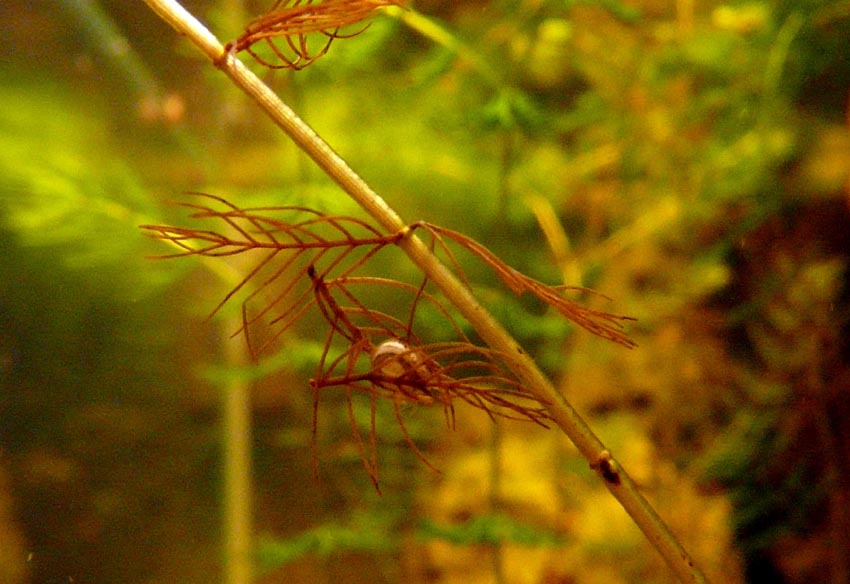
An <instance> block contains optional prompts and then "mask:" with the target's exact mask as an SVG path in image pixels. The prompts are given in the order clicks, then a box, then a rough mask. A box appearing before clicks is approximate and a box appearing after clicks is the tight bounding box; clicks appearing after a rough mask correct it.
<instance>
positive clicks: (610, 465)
mask: <svg viewBox="0 0 850 584" xmlns="http://www.w3.org/2000/svg"><path fill="white" fill-rule="evenodd" d="M145 1H146V2H147V4H148V5H149V6H150V7H151V9H152V10H153V11H154V12H156V13H157V14H158V15H159V16H160V17H161V18H162V19H163V20H165V21H166V22H167V23H169V24H170V25H171V26H172V27H174V29H175V30H177V32H179V33H180V34H182V35H185V36H187V37H188V38H189V39H190V40H191V42H192V43H193V44H194V45H195V46H196V47H197V48H198V49H199V50H200V51H201V52H203V53H204V54H205V55H206V56H207V57H208V58H209V59H210V60H211V61H212V62H213V63H214V64H215V66H216V67H218V68H219V69H221V70H222V71H223V72H224V73H225V74H226V75H227V76H228V77H230V79H231V80H232V81H233V83H235V84H236V85H237V86H238V87H239V88H240V89H241V90H242V91H244V92H245V93H246V94H248V95H249V96H250V97H251V98H252V99H253V100H254V101H255V102H256V103H257V105H259V106H260V107H261V108H262V109H263V110H264V111H265V112H266V113H267V114H268V115H269V116H270V117H271V118H272V120H273V121H274V122H275V124H277V126H278V127H280V128H281V129H282V130H283V131H284V132H286V134H287V135H288V136H289V137H290V139H292V140H293V141H294V142H295V143H296V144H297V145H298V146H299V147H300V148H301V149H302V150H304V152H306V153H307V154H308V155H309V156H310V158H312V159H313V161H314V162H315V163H316V164H317V165H318V166H319V167H320V168H321V169H322V170H323V171H324V172H325V173H326V174H327V175H328V176H329V177H330V178H332V179H333V180H334V181H335V182H336V183H337V184H338V185H339V186H340V187H341V188H342V189H343V190H344V191H345V192H346V193H348V195H349V196H350V197H352V198H353V199H354V200H355V201H356V202H357V203H358V204H359V205H360V206H361V207H362V208H363V209H364V210H365V211H366V212H367V213H368V214H369V215H370V216H371V217H372V218H373V219H374V220H375V221H376V222H377V223H378V224H379V225H380V226H381V227H383V229H385V230H386V231H387V232H388V233H397V232H400V231H404V230H406V229H407V225H406V224H405V223H404V222H403V221H402V219H401V217H400V216H399V215H398V214H397V213H396V212H395V211H394V210H393V209H392V208H391V207H390V206H389V205H387V203H386V202H385V201H384V200H383V199H382V198H381V197H380V196H378V194H377V193H375V191H373V190H372V188H371V187H370V186H369V185H368V184H366V182H365V181H363V179H362V178H360V177H359V176H358V175H357V174H356V173H355V172H354V171H353V170H352V169H351V168H350V167H349V166H348V164H347V163H346V162H345V160H343V159H342V158H341V157H340V156H339V155H338V154H337V153H336V152H334V150H333V149H332V148H331V147H330V146H329V145H328V144H327V143H326V142H325V141H324V140H322V138H321V137H319V136H318V135H317V134H316V133H315V132H314V131H313V129H312V128H310V127H309V126H308V125H307V124H306V123H305V122H304V121H303V120H302V119H301V118H300V117H299V116H298V115H297V114H296V113H295V112H294V111H292V109H290V108H289V107H288V106H287V105H286V104H284V103H283V102H282V101H281V100H280V99H279V98H278V96H277V95H276V94H275V93H274V92H273V91H272V90H271V89H269V87H268V86H267V85H265V84H264V83H263V82H262V81H261V80H260V79H259V78H258V77H257V76H256V75H254V74H253V73H252V72H251V71H250V70H249V69H248V68H247V67H246V66H245V65H244V64H243V63H242V62H241V61H240V60H239V59H237V58H236V57H235V55H232V54H229V53H228V52H227V51H225V49H224V47H223V46H222V44H221V43H220V42H219V41H218V39H217V38H216V37H215V36H214V35H213V34H212V33H211V32H210V31H209V30H208V29H207V28H206V27H205V26H203V25H202V24H201V23H200V22H198V20H197V19H196V18H195V17H194V16H192V15H191V14H190V13H189V12H187V11H186V10H185V9H184V8H183V7H182V6H181V5H180V4H179V3H177V2H176V1H174V0H145ZM398 245H399V247H401V248H402V249H403V250H404V251H405V253H407V255H408V257H410V259H411V260H412V261H413V262H414V263H415V264H416V265H417V266H418V267H419V269H420V270H422V272H423V273H425V274H426V275H427V276H428V278H429V279H430V280H431V281H433V282H434V284H435V285H436V286H437V287H439V288H440V290H441V291H442V292H443V294H444V295H445V296H446V298H447V299H448V300H449V302H451V303H452V304H453V305H454V306H455V307H456V308H457V309H458V310H459V311H460V313H461V314H463V316H464V318H465V319H466V320H467V321H468V322H469V323H470V325H472V326H473V328H475V330H476V331H477V332H478V334H479V335H480V336H481V338H482V339H484V341H485V342H486V343H487V344H488V345H490V347H492V348H493V349H494V350H496V351H498V352H499V353H501V354H502V355H503V356H504V359H505V363H506V365H507V366H508V367H509V368H510V369H511V371H512V372H513V373H514V375H516V376H517V378H518V379H520V380H521V381H522V382H523V384H524V385H525V387H526V388H527V389H528V391H530V392H532V393H533V394H534V396H535V397H536V398H537V399H538V400H539V401H540V402H541V403H543V404H545V405H546V407H547V409H548V410H549V413H550V414H551V416H552V419H553V420H554V421H555V423H556V424H557V425H558V426H559V427H560V428H561V429H562V430H563V432H564V433H565V434H566V435H567V436H568V437H569V438H570V440H572V442H573V444H575V446H576V447H577V448H578V450H579V452H581V454H582V455H583V456H584V457H585V458H586V459H587V460H588V462H589V463H590V465H591V468H593V469H594V470H596V471H597V474H598V476H599V477H600V478H601V479H602V481H603V483H604V484H605V486H606V487H607V488H608V490H609V491H610V492H611V493H612V494H613V495H614V497H616V498H617V500H618V501H619V502H620V504H621V505H622V506H623V508H624V509H625V510H626V512H627V513H628V514H629V515H630V516H631V518H632V519H633V520H634V522H635V523H636V524H637V526H638V527H639V528H640V529H641V531H643V533H644V535H645V536H646V538H647V539H648V540H649V541H650V542H651V543H652V545H654V546H655V548H656V549H657V550H658V551H659V553H661V555H662V556H663V557H664V559H665V560H666V561H667V563H668V565H669V566H670V568H671V569H672V570H673V571H674V573H675V574H676V576H677V577H678V579H679V580H680V581H681V582H706V579H705V576H703V574H702V573H701V572H700V570H699V569H698V568H696V567H695V566H694V564H693V561H692V560H691V558H690V556H689V555H688V553H687V552H686V551H685V549H684V548H683V547H682V545H681V544H680V543H679V541H678V540H677V539H676V537H675V536H674V535H673V534H672V532H671V531H670V529H669V528H668V527H667V525H666V524H665V523H664V522H663V521H662V520H661V518H660V517H659V516H658V514H657V513H656V512H655V510H654V509H653V508H652V506H651V505H650V504H649V503H648V502H647V500H646V499H645V498H644V497H643V495H642V494H641V493H640V491H639V490H638V488H637V485H636V484H635V483H634V481H633V480H632V479H631V478H630V477H629V476H628V474H627V473H626V472H625V470H624V469H623V468H622V467H621V466H620V464H619V463H618V462H617V461H616V460H615V459H614V457H613V456H612V455H611V453H610V452H609V451H608V449H606V448H605V445H604V444H602V442H601V441H600V440H599V438H597V437H596V435H595V434H594V433H593V431H592V430H591V429H590V427H589V426H588V425H587V423H586V422H585V421H584V420H583V419H582V418H581V416H580V415H579V414H578V412H576V410H575V409H574V408H573V407H572V406H571V405H570V404H569V403H568V402H567V401H566V400H565V399H564V397H563V396H562V395H561V394H560V393H559V392H558V391H557V390H556V389H555V387H554V386H553V385H552V383H551V382H550V381H549V380H548V379H547V378H546V377H545V376H544V375H543V373H541V371H540V369H538V367H537V365H536V364H535V363H534V361H533V360H532V359H531V357H529V356H528V355H527V354H526V352H525V350H524V349H523V348H522V347H521V346H520V345H519V344H518V343H517V342H516V341H515V340H514V339H513V338H512V337H511V336H510V335H509V334H508V332H507V331H506V330H505V329H504V328H503V327H502V325H501V324H500V323H499V322H498V321H496V320H495V319H494V318H493V317H492V316H491V315H490V313H489V312H487V311H486V310H485V309H484V307H482V306H481V304H479V302H478V300H477V299H476V298H475V297H474V296H473V295H472V292H471V291H470V290H469V288H467V287H466V285H464V284H463V283H461V282H460V281H459V280H458V279H457V278H456V277H455V276H454V274H453V273H452V272H451V271H450V270H449V269H447V268H446V266H444V265H443V264H442V262H440V260H439V259H437V257H436V256H435V255H434V253H433V252H432V251H431V250H430V249H429V247H428V246H427V245H425V243H424V242H423V241H422V240H421V239H419V238H418V237H416V236H415V235H410V236H409V237H406V238H404V239H402V240H401V241H400V242H399V244H398Z"/></svg>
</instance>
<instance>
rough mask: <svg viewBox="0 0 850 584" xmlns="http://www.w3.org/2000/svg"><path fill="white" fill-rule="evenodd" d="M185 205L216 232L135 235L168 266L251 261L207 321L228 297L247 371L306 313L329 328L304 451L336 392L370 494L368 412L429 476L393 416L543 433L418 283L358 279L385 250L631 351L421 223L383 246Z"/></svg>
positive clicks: (262, 210) (467, 242) (219, 203)
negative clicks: (481, 420)
mask: <svg viewBox="0 0 850 584" xmlns="http://www.w3.org/2000/svg"><path fill="white" fill-rule="evenodd" d="M194 194H195V195H196V196H197V197H199V198H200V200H201V202H198V203H195V202H191V203H190V202H185V203H180V206H183V207H186V208H189V209H192V210H193V213H192V215H191V217H193V218H194V219H197V220H213V221H216V222H218V223H219V224H223V226H224V227H225V229H224V230H221V231H217V230H209V229H200V228H194V227H191V228H186V227H171V226H163V225H143V226H142V229H144V230H145V231H146V232H147V233H148V234H149V235H150V236H151V237H154V238H156V239H160V240H163V241H166V242H169V243H171V244H172V245H174V246H176V247H177V248H179V251H178V252H176V253H174V254H170V255H165V256H159V257H179V256H206V257H213V258H216V257H218V258H223V257H227V256H234V255H237V254H248V255H247V256H246V257H250V258H255V259H254V263H253V264H251V265H250V267H249V268H248V269H247V271H246V272H245V275H244V276H243V277H242V278H241V280H240V281H239V282H238V283H237V284H236V285H235V286H234V287H233V288H232V289H231V290H230V292H228V293H227V294H226V295H225V296H224V298H223V299H222V300H221V302H219V304H218V305H217V306H216V307H215V309H214V310H213V314H214V313H215V312H217V311H218V310H219V309H221V308H222V307H223V306H224V304H225V303H227V302H229V301H230V300H232V299H233V298H234V297H236V296H237V295H238V296H240V297H241V299H242V326H241V327H240V329H239V330H237V331H235V333H234V334H239V333H242V334H243V335H244V336H245V338H246V341H247V344H248V347H249V350H250V352H251V355H252V357H254V359H255V360H256V359H258V357H259V355H260V354H262V353H263V352H264V351H267V350H269V349H271V348H273V347H274V346H276V345H277V342H276V341H277V340H278V339H279V338H280V336H281V335H283V334H284V333H285V332H286V331H288V330H291V329H292V327H293V326H294V325H295V324H296V323H297V322H299V321H300V320H301V319H302V317H304V316H305V315H306V314H307V312H308V311H310V309H312V308H315V309H316V310H317V311H318V313H319V315H320V316H321V318H322V319H323V320H324V321H325V323H326V324H327V329H326V331H327V332H326V336H325V340H324V344H323V349H322V353H321V357H320V358H319V362H318V365H317V368H316V373H315V375H314V377H313V378H312V379H311V380H310V387H311V389H312V391H313V434H314V440H313V444H314V447H315V444H316V440H315V435H316V428H317V426H316V424H317V419H318V404H319V401H320V397H321V394H322V392H323V391H325V390H327V389H330V388H341V389H342V390H343V391H344V392H345V396H346V401H347V404H348V416H349V421H350V425H351V429H352V434H353V436H354V439H355V442H356V444H357V447H358V451H359V453H360V457H361V460H362V461H363V465H364V467H365V468H366V471H367V473H368V474H369V476H370V478H371V479H372V482H373V483H374V485H375V487H376V488H378V468H377V454H376V429H375V412H376V410H375V407H376V403H377V401H378V400H379V399H380V400H386V401H388V402H390V403H391V404H392V408H393V411H394V413H395V417H396V420H397V422H398V425H399V427H400V428H401V430H402V433H403V435H404V437H405V439H406V441H407V443H408V444H409V445H410V447H411V448H412V449H413V450H414V452H415V453H416V455H417V456H418V457H419V458H420V459H421V460H422V461H423V462H424V463H425V464H426V465H428V466H429V467H430V466H431V465H430V463H429V462H428V461H427V460H426V458H425V457H424V455H422V453H421V452H420V451H419V449H418V448H417V447H416V445H415V444H414V442H413V440H412V439H411V437H410V435H409V434H408V432H407V429H406V427H405V423H404V420H403V418H402V410H401V406H402V405H403V404H418V405H423V406H437V407H440V408H441V409H442V410H443V412H444V414H445V418H446V421H447V423H448V425H449V426H453V425H454V419H455V416H454V404H455V402H456V401H457V400H460V401H461V402H464V403H466V404H469V405H471V406H473V407H475V408H478V409H481V410H483V411H484V412H486V413H487V415H489V416H491V417H493V416H500V417H504V418H510V419H518V420H526V421H531V422H534V423H536V424H539V425H541V426H546V424H547V422H548V420H550V419H551V418H550V416H549V413H548V411H547V409H546V405H547V404H545V403H541V402H540V401H539V400H537V399H536V398H535V397H534V396H533V395H532V394H531V393H530V392H529V391H528V390H527V389H526V388H525V387H523V385H522V383H521V382H520V381H519V380H518V379H517V378H516V377H515V376H514V375H513V374H512V373H511V371H510V370H509V369H508V368H507V366H506V365H505V359H504V358H503V357H502V356H501V355H500V354H499V352H498V351H494V350H492V349H490V348H487V347H482V346H478V345H477V344H475V343H474V342H472V341H471V340H470V339H469V338H468V337H467V336H466V334H465V333H464V332H463V330H462V327H461V326H460V325H459V324H458V322H457V321H456V320H455V317H454V315H453V313H452V312H451V311H450V310H449V308H448V307H447V306H445V305H444V303H443V301H442V300H441V298H440V297H439V296H437V295H436V294H432V293H431V292H429V291H428V289H427V288H428V283H429V281H428V278H427V277H423V278H422V280H421V281H420V282H419V283H418V284H411V283H408V282H402V281H399V280H395V279H391V278H386V277H378V276H373V275H360V274H359V273H358V272H359V271H361V270H362V269H363V268H364V266H367V265H368V264H369V263H370V261H371V260H372V259H373V258H374V256H375V255H376V254H377V253H378V252H380V251H382V250H384V249H386V248H388V247H389V248H393V247H395V245H394V244H397V243H399V242H400V241H401V240H403V239H404V238H406V237H410V236H411V234H412V233H413V232H414V231H420V232H421V233H422V234H423V236H424V237H425V238H426V239H430V246H431V248H432V250H434V251H435V252H436V253H438V254H440V255H442V256H444V257H445V258H446V259H447V261H448V262H449V263H450V264H451V265H452V266H453V268H454V271H455V273H456V274H457V275H458V277H460V278H461V279H462V280H463V281H464V282H465V283H466V285H467V286H469V287H471V284H470V283H469V281H468V280H467V278H466V276H465V275H464V273H463V270H462V268H461V266H460V264H459V262H458V260H457V258H456V257H455V253H454V252H453V251H452V249H451V247H450V246H449V243H452V244H453V245H457V246H458V247H461V248H463V249H466V250H467V251H468V252H470V253H472V254H473V255H474V256H476V257H477V258H478V259H479V260H481V261H483V262H484V263H485V264H487V265H488V266H490V267H491V268H492V269H493V270H495V271H496V273H497V274H498V276H499V277H500V278H501V280H502V281H503V282H504V283H505V284H506V285H507V286H508V288H510V290H511V291H512V292H513V293H515V294H522V293H525V292H530V293H531V294H533V295H535V296H536V297H537V298H539V299H540V300H542V301H543V302H545V303H547V304H548V305H550V306H552V307H553V308H555V309H556V310H557V311H558V312H559V313H560V314H561V315H563V316H564V317H566V318H568V319H570V320H572V321H573V322H575V323H577V324H578V325H580V326H582V327H583V328H585V329H587V330H589V331H590V332H592V333H594V334H597V335H600V336H602V337H604V338H607V339H609V340H612V341H614V342H617V343H620V344H622V345H625V346H628V347H631V346H633V345H634V343H633V342H632V341H631V340H630V339H629V338H628V337H627V336H626V334H625V333H624V332H623V330H622V324H621V323H622V321H623V320H629V319H628V317H623V316H617V315H613V314H608V313H605V312H601V311H597V310H592V309H588V308H585V307H582V306H580V305H579V304H576V303H574V302H571V301H569V300H567V299H566V298H564V296H563V294H562V292H563V289H562V288H561V287H555V286H547V285H546V284H543V283H541V282H538V281H536V280H533V279H531V278H529V277H527V276H525V275H523V274H521V273H520V272H518V271H517V270H514V269H513V268H511V267H510V266H508V265H507V264H505V263H504V262H503V261H502V260H500V259H499V258H498V257H497V256H496V255H495V254H493V253H492V252H490V251H489V250H488V249H487V248H485V247H484V246H482V245H481V244H480V243H478V242H476V241H475V240H473V239H471V238H469V237H467V236H465V235H463V234H461V233H458V232H456V231H452V230H448V229H445V228H442V227H438V226H436V225H433V224H430V223H425V222H419V223H415V224H413V225H411V226H410V227H408V228H405V229H402V230H400V231H398V232H396V233H390V234H383V233H381V232H380V231H379V230H378V229H376V228H375V227H373V226H372V225H370V224H369V223H367V222H365V221H363V220H360V219H357V218H353V217H346V216H334V215H325V214H323V213H319V212H317V211H314V210H312V209H309V208H305V207H297V206H288V207H256V208H248V209H242V208H239V207H237V206H236V205H233V204H231V203H229V202H228V201H226V200H225V199H222V198H220V197H215V196H212V195H206V194H202V193H194ZM366 294H370V295H373V296H374V295H377V296H378V297H381V298H382V299H383V300H382V304H383V306H384V308H376V307H374V306H371V305H370V302H368V301H364V300H363V299H362V298H363V297H364V296H365V295H366ZM388 298H391V300H387V299H388ZM423 311H427V314H428V316H426V317H422V316H420V318H419V321H422V319H423V318H425V319H433V318H437V319H441V320H444V321H445V322H446V323H448V325H449V326H450V329H451V331H453V336H454V339H455V340H451V341H440V342H428V341H426V340H424V339H422V338H420V336H419V335H418V334H417V332H416V330H415V329H416V328H417V326H416V323H417V322H418V321H417V314H418V313H421V312H423ZM261 325H262V326H261ZM257 329H261V330H264V331H266V333H265V335H264V336H263V335H260V334H259V333H255V331H256V330H257ZM261 337H262V338H261ZM354 394H362V395H366V396H368V399H369V400H370V403H371V416H370V426H369V427H370V431H369V433H368V440H367V439H364V437H363V436H361V434H360V431H359V429H358V424H357V420H356V418H355V413H354V407H353V403H352V397H353V395H354ZM314 452H315V451H314ZM317 460H318V457H317V456H314V461H317ZM432 468H433V467H432Z"/></svg>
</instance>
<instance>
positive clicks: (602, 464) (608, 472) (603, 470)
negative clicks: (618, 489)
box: [590, 450, 620, 485]
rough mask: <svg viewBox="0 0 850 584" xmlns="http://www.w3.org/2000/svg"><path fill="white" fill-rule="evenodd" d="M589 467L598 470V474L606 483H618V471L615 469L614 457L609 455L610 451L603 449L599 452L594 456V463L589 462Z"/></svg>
mask: <svg viewBox="0 0 850 584" xmlns="http://www.w3.org/2000/svg"><path fill="white" fill-rule="evenodd" d="M590 468H592V469H594V470H596V469H598V470H599V474H600V475H602V478H603V479H604V480H605V482H606V483H609V484H612V485H619V484H620V472H619V471H618V470H617V463H616V461H615V460H614V457H612V456H611V453H610V452H608V451H607V450H603V451H602V452H600V453H599V456H598V457H597V458H596V463H595V464H591V465H590Z"/></svg>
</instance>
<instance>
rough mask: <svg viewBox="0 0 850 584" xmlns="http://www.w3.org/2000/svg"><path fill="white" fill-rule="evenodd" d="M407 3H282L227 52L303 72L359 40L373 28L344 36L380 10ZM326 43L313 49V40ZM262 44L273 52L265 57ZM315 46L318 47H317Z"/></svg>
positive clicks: (387, 0) (395, 0) (383, 0)
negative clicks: (338, 43) (344, 41)
mask: <svg viewBox="0 0 850 584" xmlns="http://www.w3.org/2000/svg"><path fill="white" fill-rule="evenodd" d="M405 1H406V0H318V1H314V0H294V1H292V0H289V1H287V0H278V1H277V2H275V3H274V5H273V6H272V7H271V9H270V10H269V11H268V12H266V13H265V14H263V15H262V16H259V17H257V18H255V19H254V20H252V21H251V22H249V23H248V25H247V26H246V27H245V32H244V33H242V35H240V36H239V38H237V39H236V40H234V41H231V42H229V43H228V44H227V45H226V47H225V49H227V51H228V52H234V53H238V52H241V51H246V52H247V53H248V54H250V55H251V56H252V57H253V58H254V59H255V60H256V61H257V62H258V63H260V64H262V65H264V66H266V67H269V68H271V69H294V70H300V69H303V68H304V67H307V66H308V65H310V64H312V63H313V62H315V61H316V59H318V58H319V57H321V56H322V55H324V54H325V53H327V52H328V49H329V48H330V45H331V42H333V40H334V39H338V38H350V37H353V36H357V35H358V34H360V33H361V32H363V31H364V30H366V28H368V27H369V24H368V23H367V24H365V25H364V26H363V27H362V28H360V29H359V30H356V31H354V32H350V33H342V32H340V31H341V30H342V29H344V28H346V27H350V26H353V25H356V24H359V23H361V22H363V21H364V20H366V19H368V18H370V17H372V16H373V15H374V13H375V11H376V10H377V9H378V8H381V7H384V6H402V5H403V4H404V2H405ZM316 34H318V35H320V36H323V37H325V40H324V41H322V42H321V43H320V45H319V46H318V47H316V46H314V47H312V48H311V47H310V46H309V45H310V42H309V40H310V36H311V35H316ZM257 43H262V44H263V45H265V46H266V48H268V49H269V50H270V51H271V55H268V56H267V55H263V54H261V53H260V52H258V51H257V49H256V47H255V45H257ZM314 44H315V43H314Z"/></svg>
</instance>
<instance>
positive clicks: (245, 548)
mask: <svg viewBox="0 0 850 584" xmlns="http://www.w3.org/2000/svg"><path fill="white" fill-rule="evenodd" d="M219 326H220V327H221V329H220V330H221V332H220V335H221V338H222V339H223V343H222V344H223V346H224V351H225V360H226V361H227V364H228V365H229V366H232V367H245V366H246V365H247V364H248V363H249V362H250V359H249V356H248V350H247V347H246V346H245V344H244V343H242V342H239V341H238V340H237V339H233V338H232V335H231V334H230V331H233V330H237V329H238V328H239V327H241V326H242V322H241V320H240V319H238V318H235V319H226V320H224V321H223V323H221V324H220V325H219ZM222 391H223V392H224V395H223V399H222V409H223V412H222V414H223V415H222V432H223V436H222V440H223V442H224V497H223V498H224V545H225V558H226V563H225V578H224V583H225V584H250V582H251V579H252V574H251V573H252V568H253V564H252V552H253V550H252V546H253V542H252V525H251V524H252V517H251V516H252V506H253V505H252V502H253V495H252V491H253V489H252V488H251V392H250V383H249V382H247V381H244V380H242V379H239V378H234V380H233V381H232V382H230V384H229V385H228V386H227V387H224V388H222Z"/></svg>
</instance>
